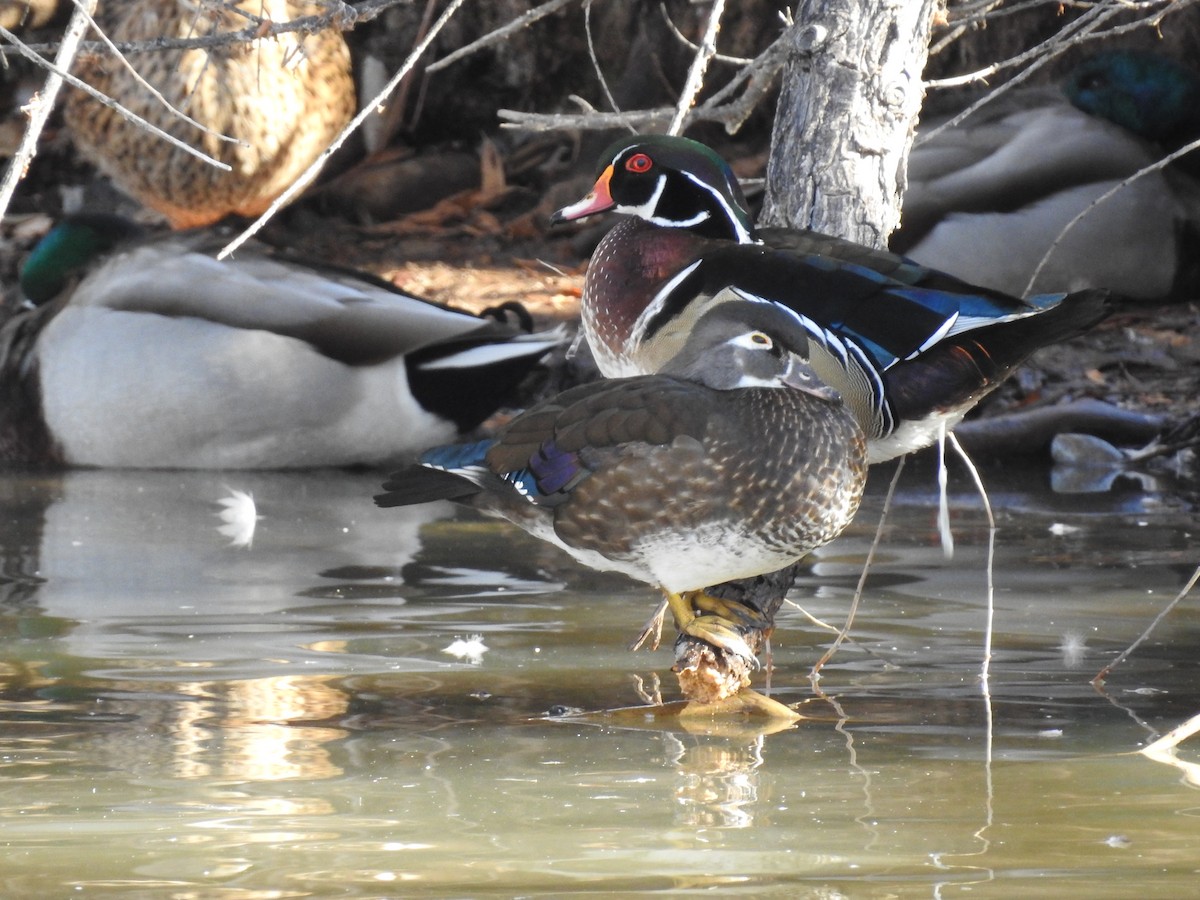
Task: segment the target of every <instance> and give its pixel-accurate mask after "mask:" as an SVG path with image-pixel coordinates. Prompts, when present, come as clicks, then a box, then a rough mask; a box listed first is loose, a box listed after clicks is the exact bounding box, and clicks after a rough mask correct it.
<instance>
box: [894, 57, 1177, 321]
mask: <svg viewBox="0 0 1200 900" xmlns="http://www.w3.org/2000/svg"><path fill="white" fill-rule="evenodd" d="M936 124H937V123H936V122H935V123H931V124H930V126H929V128H933V127H934V126H936ZM1197 137H1200V75H1198V74H1197V73H1196V72H1193V71H1192V70H1190V69H1188V68H1185V67H1184V66H1181V65H1179V64H1178V63H1175V62H1173V61H1172V60H1170V59H1167V58H1166V57H1163V56H1160V55H1158V54H1155V53H1148V52H1137V51H1128V50H1123V51H1111V52H1106V53H1100V54H1096V55H1095V56H1092V57H1090V58H1088V59H1087V60H1085V61H1084V62H1083V63H1081V64H1080V65H1079V66H1078V67H1077V68H1075V69H1074V70H1072V71H1071V73H1070V75H1069V76H1068V77H1067V79H1066V80H1065V82H1064V83H1063V85H1062V87H1061V88H1056V87H1046V88H1032V89H1023V90H1022V89H1017V90H1014V91H1011V92H1009V93H1007V94H1005V95H1004V96H1003V97H1001V98H998V99H997V100H996V101H995V102H993V103H991V104H989V105H987V106H985V107H983V108H981V109H980V110H979V111H978V112H976V113H974V114H972V115H971V116H969V117H968V118H967V119H965V120H964V121H963V122H962V123H960V124H959V125H957V126H955V127H953V128H948V129H945V130H943V131H940V132H938V133H936V134H933V135H932V136H931V138H930V139H929V140H927V141H924V142H922V140H921V137H920V135H919V134H918V137H917V143H916V146H914V148H913V151H912V155H911V156H910V157H909V165H908V178H909V186H908V191H907V193H906V194H905V196H904V218H903V223H902V227H901V229H900V230H899V231H897V232H896V234H894V235H893V236H892V242H891V244H892V248H893V249H894V250H896V251H897V252H901V253H906V254H908V255H909V256H911V257H912V258H913V259H915V260H917V261H919V262H922V263H925V264H926V265H930V266H937V267H938V268H941V269H944V270H946V271H948V272H953V273H954V274H956V275H959V276H961V277H963V278H968V279H970V280H971V281H975V282H978V283H979V284H983V285H987V286H988V287H991V288H995V289H997V290H1003V291H1007V292H1009V293H1013V294H1018V295H1022V294H1025V293H1028V292H1029V291H1030V290H1034V291H1047V290H1078V289H1080V288H1087V287H1104V288H1108V289H1110V290H1113V291H1117V292H1119V293H1122V294H1125V295H1127V296H1129V297H1136V298H1141V299H1153V298H1164V297H1168V296H1184V297H1196V296H1198V295H1200V181H1197V179H1196V177H1195V176H1196V175H1197V174H1200V173H1198V172H1197V168H1198V167H1200V154H1197V153H1193V154H1190V155H1189V156H1188V157H1185V159H1184V160H1181V161H1180V162H1179V163H1175V164H1173V165H1172V166H1170V167H1169V168H1168V169H1166V170H1164V171H1159V172H1153V173H1150V174H1147V175H1145V176H1143V177H1141V178H1138V179H1137V180H1136V181H1133V182H1132V183H1130V184H1128V185H1126V186H1124V187H1122V188H1120V190H1118V191H1117V193H1115V194H1114V195H1113V196H1112V197H1111V198H1109V199H1107V200H1105V201H1103V202H1102V203H1100V204H1098V205H1096V206H1095V207H1092V208H1091V209H1090V210H1088V212H1087V213H1086V215H1084V217H1083V218H1082V219H1080V221H1079V222H1078V224H1076V225H1074V226H1073V227H1072V228H1071V229H1070V230H1069V231H1068V232H1067V233H1066V234H1065V235H1063V236H1062V238H1061V240H1059V234H1060V233H1061V232H1062V231H1063V229H1064V228H1065V227H1066V226H1067V225H1068V224H1069V223H1070V222H1071V221H1072V220H1073V219H1074V218H1075V217H1076V216H1077V215H1078V214H1079V213H1081V212H1083V211H1084V210H1085V209H1088V207H1089V206H1090V205H1091V204H1092V203H1093V202H1094V201H1095V200H1096V199H1097V198H1099V197H1100V196H1101V195H1102V194H1104V193H1106V192H1107V191H1109V190H1110V189H1112V188H1113V187H1115V186H1116V185H1118V184H1119V183H1120V182H1121V181H1123V180H1124V179H1125V178H1127V177H1129V176H1130V175H1132V174H1134V173H1135V172H1137V171H1139V170H1140V169H1143V168H1145V167H1146V166H1149V165H1150V164H1152V163H1154V162H1156V161H1157V160H1158V159H1160V158H1161V157H1162V156H1164V155H1165V154H1166V153H1167V152H1169V151H1172V150H1175V149H1177V148H1178V147H1180V146H1182V145H1183V144H1185V143H1188V142H1190V141H1192V140H1194V139H1196V138H1197ZM1189 161H1190V163H1191V164H1190V165H1189V164H1188V162H1189ZM1189 168H1190V169H1191V172H1190V175H1189V173H1188V171H1187V170H1188V169H1189ZM1056 240H1059V242H1058V245H1057V246H1054V248H1053V251H1052V252H1051V247H1052V246H1053V245H1054V243H1055V241H1056ZM1043 257H1046V262H1045V265H1044V266H1042V268H1041V271H1040V273H1038V275H1037V277H1036V278H1034V277H1033V276H1034V273H1035V271H1037V269H1038V267H1039V266H1041V265H1042V258H1043Z"/></svg>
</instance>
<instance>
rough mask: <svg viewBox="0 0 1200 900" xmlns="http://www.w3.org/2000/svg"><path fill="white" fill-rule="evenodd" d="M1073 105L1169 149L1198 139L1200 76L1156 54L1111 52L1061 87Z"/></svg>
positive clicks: (1100, 55)
mask: <svg viewBox="0 0 1200 900" xmlns="http://www.w3.org/2000/svg"><path fill="white" fill-rule="evenodd" d="M1063 91H1064V92H1065V93H1066V95H1067V99H1068V100H1070V101H1071V103H1072V104H1073V105H1074V106H1076V107H1078V108H1079V109H1081V110H1083V111H1084V112H1087V113H1091V114H1092V115H1094V116H1100V117H1101V118H1105V119H1108V120H1109V121H1111V122H1115V123H1116V124H1118V125H1120V126H1121V127H1123V128H1127V129H1129V130H1130V131H1132V132H1133V133H1134V134H1137V135H1139V136H1141V137H1144V138H1146V139H1147V140H1151V141H1159V142H1161V143H1163V144H1166V145H1168V146H1179V145H1181V144H1185V143H1187V142H1188V141H1191V140H1194V139H1195V138H1196V137H1197V136H1200V74H1197V73H1196V72H1194V71H1192V70H1191V69H1189V68H1188V67H1187V66H1184V65H1181V64H1179V63H1177V62H1175V61H1174V60H1171V59H1168V58H1167V57H1165V56H1161V55H1159V54H1157V53H1151V52H1148V51H1139V50H1113V51H1108V52H1104V53H1097V54H1096V55H1094V56H1092V57H1090V58H1088V59H1087V60H1085V61H1084V62H1082V63H1080V65H1079V66H1077V67H1076V68H1075V69H1074V70H1072V72H1071V74H1070V75H1069V76H1068V77H1067V80H1066V81H1065V82H1064V84H1063Z"/></svg>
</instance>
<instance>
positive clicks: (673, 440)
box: [376, 303, 866, 659]
mask: <svg viewBox="0 0 1200 900" xmlns="http://www.w3.org/2000/svg"><path fill="white" fill-rule="evenodd" d="M808 346H809V342H808V339H807V336H806V333H805V330H804V328H803V327H802V326H801V325H800V323H799V322H797V321H796V319H795V318H794V317H792V316H790V315H788V314H787V313H786V312H785V311H783V310H781V309H780V308H778V307H776V306H775V305H774V304H768V303H739V304H732V303H730V304H723V305H721V306H718V307H716V308H714V309H712V310H710V311H709V312H707V313H706V314H705V315H704V316H702V317H701V318H700V320H699V321H698V322H697V323H696V326H695V328H694V329H692V331H691V333H690V334H689V335H688V339H687V341H686V342H685V343H684V345H683V347H682V349H681V350H680V352H679V353H678V354H677V355H676V356H675V357H674V358H673V359H671V360H670V361H668V362H667V363H666V365H664V366H663V369H662V372H661V373H660V374H657V375H643V376H638V377H633V378H624V379H618V380H601V381H598V382H591V383H589V384H585V385H582V386H580V387H576V388H573V389H571V390H569V391H567V392H565V393H563V394H560V395H559V396H558V397H555V398H553V399H551V400H548V401H544V402H543V403H541V404H539V405H537V406H535V407H533V408H531V409H529V410H527V411H526V412H525V413H523V414H521V415H520V416H518V417H517V418H516V419H514V420H513V421H512V422H510V423H509V425H508V426H507V427H505V428H504V429H503V430H501V431H500V432H499V433H498V434H497V436H496V437H495V438H494V439H491V440H487V441H483V442H482V443H478V444H469V445H455V446H450V447H439V448H435V449H433V450H430V451H429V452H427V453H425V454H424V456H422V457H421V464H420V465H419V466H415V467H413V468H411V469H408V470H405V471H402V472H398V473H396V474H395V475H393V476H392V478H391V479H390V480H389V481H388V482H387V483H386V484H385V485H384V488H385V489H386V490H387V493H385V494H380V495H379V496H378V497H376V502H377V503H379V505H381V506H406V505H410V504H414V503H425V502H428V501H431V500H436V499H449V500H456V501H458V502H460V503H466V504H469V505H472V506H475V507H477V508H480V509H482V510H484V511H486V512H489V513H491V514H493V515H499V516H501V517H503V518H506V519H508V520H509V521H511V522H514V523H516V524H517V525H519V526H521V527H522V528H524V529H525V530H526V531H528V532H530V533H531V534H533V535H535V536H537V537H539V538H541V539H543V540H546V541H549V542H550V543H552V544H554V545H555V546H558V547H560V548H561V549H563V550H565V551H567V552H568V553H570V554H571V555H572V556H573V557H575V559H577V560H579V561H580V562H582V563H584V564H585V565H588V566H591V567H593V568H597V569H605V570H611V571H617V572H622V573H624V574H626V575H628V576H630V577H631V578H634V579H637V580H639V581H644V582H646V583H648V584H652V585H655V586H657V587H660V588H661V589H662V590H663V592H664V593H665V594H666V596H667V600H668V604H669V606H670V609H671V611H672V612H673V614H674V617H675V622H676V625H677V627H678V628H679V629H680V631H681V632H682V633H683V634H685V635H689V636H691V637H695V638H699V639H700V640H703V641H705V642H708V643H709V644H712V645H714V646H716V647H720V648H721V649H722V650H724V651H727V652H730V653H734V654H737V655H739V656H742V657H746V658H750V659H752V658H753V653H752V651H751V649H750V647H749V646H748V645H747V643H746V640H745V639H744V637H743V632H744V631H746V630H748V629H754V628H758V629H762V628H764V627H768V626H769V623H767V622H766V621H765V620H764V618H763V616H762V615H761V614H760V613H759V612H757V611H756V610H754V609H752V608H750V607H748V606H744V605H742V604H740V603H737V602H734V601H729V600H720V599H717V598H715V597H712V596H710V595H709V594H707V593H705V592H704V590H703V588H704V587H705V586H707V585H712V584H717V583H719V582H724V581H728V580H731V579H736V578H748V577H751V576H754V575H760V574H762V573H765V572H772V571H775V570H778V569H781V568H783V567H784V566H787V565H790V564H792V563H794V562H796V561H797V560H799V559H800V558H801V557H803V556H804V555H805V554H807V553H808V552H809V551H811V550H813V549H814V548H816V547H819V546H821V545H822V544H824V543H826V542H828V541H830V540H832V539H833V538H834V537H836V536H837V535H838V533H839V532H841V530H842V529H843V528H845V527H846V525H847V524H848V523H849V522H850V519H851V518H852V517H853V515H854V512H855V510H856V509H857V507H858V502H859V499H860V497H861V494H862V488H863V482H864V480H865V476H866V462H865V440H864V437H863V434H862V432H861V430H860V429H859V428H858V425H857V424H856V422H855V421H854V418H853V417H852V416H851V415H850V414H849V412H848V411H847V410H846V409H845V407H844V406H843V404H842V403H841V401H840V399H839V398H838V396H837V394H836V392H835V391H833V390H832V389H831V388H829V387H828V386H826V385H825V384H823V383H822V382H821V381H820V380H819V379H818V378H817V376H816V375H815V373H814V372H813V371H812V368H811V367H810V365H809V362H808V359H807V354H808Z"/></svg>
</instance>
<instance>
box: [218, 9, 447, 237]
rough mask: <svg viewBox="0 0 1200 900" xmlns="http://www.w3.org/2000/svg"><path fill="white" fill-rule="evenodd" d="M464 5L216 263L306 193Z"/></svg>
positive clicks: (433, 31) (438, 26)
mask: <svg viewBox="0 0 1200 900" xmlns="http://www.w3.org/2000/svg"><path fill="white" fill-rule="evenodd" d="M465 2H466V0H450V4H449V5H448V6H447V7H446V9H445V10H444V11H443V12H442V14H441V16H440V17H439V18H438V20H437V21H436V22H435V23H434V24H433V26H432V27H431V28H430V29H429V31H428V33H427V34H426V35H425V38H424V39H423V40H422V41H420V42H419V43H418V44H417V45H416V46H415V47H413V49H412V51H411V52H410V53H409V54H408V58H407V59H406V60H404V64H403V65H402V66H401V67H400V68H399V70H398V71H397V72H396V74H395V75H393V76H392V77H391V79H390V80H389V81H388V83H387V84H386V85H384V88H383V90H381V91H380V92H379V93H378V94H377V95H376V96H374V97H372V98H371V100H370V102H368V103H364V104H363V105H362V109H361V110H359V113H358V115H356V116H355V117H354V118H353V119H351V120H350V124H349V125H347V126H346V127H345V128H344V129H342V133H341V134H339V135H338V137H337V139H336V140H335V141H334V142H333V143H332V144H330V145H329V146H328V147H326V148H325V152H324V153H322V154H321V155H320V157H318V158H317V160H316V161H315V162H314V163H313V164H312V165H310V166H309V167H308V168H307V169H305V170H304V172H303V173H301V175H300V177H299V178H297V179H296V180H295V181H293V182H292V183H291V184H290V185H289V186H288V188H287V190H285V191H284V192H283V193H282V194H280V195H279V196H278V197H276V198H275V202H274V203H272V204H271V206H270V208H268V209H267V211H266V212H264V213H263V214H262V215H261V216H259V217H258V218H257V219H255V220H254V221H253V222H251V223H250V225H248V226H247V227H246V229H245V230H244V231H242V232H241V233H240V234H239V235H238V236H237V237H235V238H234V239H233V240H232V241H230V242H229V243H228V244H227V245H226V246H225V247H223V248H222V249H221V252H220V253H218V254H217V259H224V258H225V257H226V256H228V255H229V254H231V253H233V252H234V251H235V250H237V248H238V247H240V246H242V244H244V243H246V241H248V240H250V238H252V237H253V236H254V235H255V234H257V233H258V231H259V230H260V229H261V228H262V227H263V226H264V225H266V224H267V222H268V221H270V219H271V218H272V217H273V216H274V215H275V214H276V213H277V212H279V210H280V209H282V208H283V207H284V206H286V205H287V204H288V203H289V202H290V201H291V199H292V198H293V197H295V196H296V195H297V194H298V193H300V191H302V190H304V188H305V187H307V186H308V184H309V182H310V181H312V179H313V178H315V177H316V174H317V172H319V171H320V170H321V167H322V166H323V165H324V164H325V160H327V159H328V158H329V157H330V156H331V155H333V153H334V152H335V151H336V150H337V149H338V148H339V147H341V146H342V144H344V143H345V142H346V139H347V138H348V137H350V135H352V134H353V133H354V132H355V130H357V129H358V128H359V126H361V125H362V123H363V122H364V121H365V120H366V118H367V117H368V116H370V115H371V114H372V113H373V112H374V111H375V108H376V107H377V106H380V105H381V104H383V103H384V102H385V101H386V100H387V99H388V97H390V96H391V95H392V92H393V91H394V90H396V87H397V86H398V85H399V84H400V82H401V81H402V80H403V78H404V76H405V75H407V74H408V73H409V71H411V70H412V68H413V66H415V65H416V64H417V60H419V59H420V58H421V56H422V55H424V53H425V51H426V50H427V49H429V45H430V44H432V43H433V41H434V39H435V38H436V37H437V36H438V35H439V34H440V33H441V31H442V29H443V28H444V27H445V26H446V23H447V22H449V21H450V19H451V17H452V16H453V15H454V14H455V13H456V12H458V9H459V7H460V6H462V5H463V3H465Z"/></svg>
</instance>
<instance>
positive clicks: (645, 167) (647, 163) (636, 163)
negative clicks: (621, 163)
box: [625, 153, 654, 175]
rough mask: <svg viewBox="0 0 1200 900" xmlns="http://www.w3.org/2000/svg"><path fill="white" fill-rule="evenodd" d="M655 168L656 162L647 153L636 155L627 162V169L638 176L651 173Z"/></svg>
mask: <svg viewBox="0 0 1200 900" xmlns="http://www.w3.org/2000/svg"><path fill="white" fill-rule="evenodd" d="M653 167H654V160H652V159H651V158H650V157H649V156H647V155H646V154H645V153H635V154H634V155H633V156H631V157H629V159H627V160H626V161H625V169H626V170H627V171H629V172H634V173H636V174H638V175H641V174H642V173H643V172H649V171H650V170H651V169H652V168H653Z"/></svg>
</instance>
